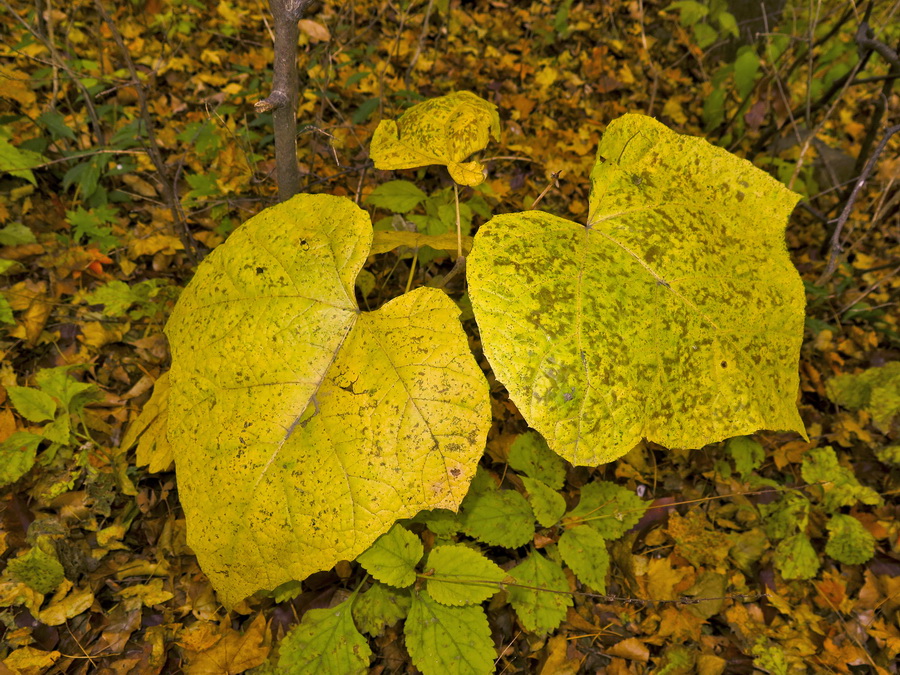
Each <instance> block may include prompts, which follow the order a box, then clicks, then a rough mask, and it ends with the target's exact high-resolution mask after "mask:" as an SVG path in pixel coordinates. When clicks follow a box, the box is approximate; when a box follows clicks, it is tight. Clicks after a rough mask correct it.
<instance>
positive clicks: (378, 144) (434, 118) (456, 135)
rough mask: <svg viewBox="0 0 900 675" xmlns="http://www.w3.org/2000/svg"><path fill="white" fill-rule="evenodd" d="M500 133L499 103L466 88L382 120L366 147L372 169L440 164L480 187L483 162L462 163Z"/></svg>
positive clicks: (459, 178) (455, 177)
mask: <svg viewBox="0 0 900 675" xmlns="http://www.w3.org/2000/svg"><path fill="white" fill-rule="evenodd" d="M491 136H493V137H494V139H498V138H499V137H500V116H499V115H498V114H497V106H495V105H494V104H493V103H489V102H487V101H485V100H484V99H483V98H480V97H478V96H476V95H475V94H473V93H472V92H469V91H456V92H453V93H452V94H448V95H446V96H440V97H438V98H433V99H429V100H427V101H423V102H422V103H417V104H416V105H414V106H413V107H412V108H410V109H409V110H407V111H406V112H405V113H403V114H402V115H401V116H400V118H399V119H398V120H397V121H394V120H383V121H382V122H381V123H380V124H379V125H378V128H377V129H375V135H374V136H373V137H372V146H371V148H370V150H369V153H370V155H371V156H372V160H373V161H374V162H375V168H376V169H415V168H417V167H420V166H428V165H430V164H443V165H445V166H446V167H447V170H448V171H449V172H450V177H451V178H453V180H455V181H456V182H457V183H459V184H460V185H479V184H480V183H482V182H483V181H484V166H482V165H481V164H480V163H479V162H474V161H473V162H463V160H464V159H465V158H466V157H468V156H469V155H471V154H472V153H473V152H478V151H479V150H481V149H482V148H484V146H486V145H487V144H488V141H489V140H490V137H491Z"/></svg>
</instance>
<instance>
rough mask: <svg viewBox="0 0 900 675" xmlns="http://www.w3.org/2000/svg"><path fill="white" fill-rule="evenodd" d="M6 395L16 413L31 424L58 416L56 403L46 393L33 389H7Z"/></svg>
mask: <svg viewBox="0 0 900 675" xmlns="http://www.w3.org/2000/svg"><path fill="white" fill-rule="evenodd" d="M6 393H7V394H9V399H10V400H11V401H12V404H13V405H14V406H15V407H16V411H17V412H18V413H19V414H20V415H21V416H22V417H24V418H25V419H26V420H28V421H29V422H46V421H47V420H52V419H53V417H54V415H56V401H54V400H53V397H52V396H50V394H48V393H47V392H45V391H41V390H40V389H34V388H33V387H12V386H10V387H7V388H6Z"/></svg>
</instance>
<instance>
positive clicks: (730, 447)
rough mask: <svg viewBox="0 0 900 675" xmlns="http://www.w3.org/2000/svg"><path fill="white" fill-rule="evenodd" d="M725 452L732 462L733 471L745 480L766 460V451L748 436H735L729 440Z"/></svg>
mask: <svg viewBox="0 0 900 675" xmlns="http://www.w3.org/2000/svg"><path fill="white" fill-rule="evenodd" d="M725 450H726V452H728V454H730V455H731V459H733V460H734V468H735V470H736V471H737V472H738V473H739V474H741V477H742V478H746V477H747V475H748V474H750V473H752V472H753V471H754V470H755V469H758V468H759V467H760V466H762V463H763V460H765V458H766V451H765V450H764V449H763V446H761V445H760V444H759V442H758V441H756V440H754V439H752V438H750V437H749V436H737V437H736V438H732V439H729V440H728V442H727V443H726V444H725Z"/></svg>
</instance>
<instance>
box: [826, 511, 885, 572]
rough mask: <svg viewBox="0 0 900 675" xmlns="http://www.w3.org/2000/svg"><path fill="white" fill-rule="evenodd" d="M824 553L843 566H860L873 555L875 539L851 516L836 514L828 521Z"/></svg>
mask: <svg viewBox="0 0 900 675" xmlns="http://www.w3.org/2000/svg"><path fill="white" fill-rule="evenodd" d="M825 553H826V555H828V556H830V557H831V558H833V559H834V560H837V561H838V562H840V563H844V564H845V565H862V564H863V563H866V562H868V561H869V560H871V559H872V556H874V555H875V537H873V536H872V533H871V532H869V531H868V530H867V529H866V528H865V527H863V524H862V523H861V522H859V521H858V520H857V519H856V518H854V517H853V516H848V515H846V514H843V513H836V514H835V515H833V516H832V517H831V519H830V520H829V521H828V543H827V544H825Z"/></svg>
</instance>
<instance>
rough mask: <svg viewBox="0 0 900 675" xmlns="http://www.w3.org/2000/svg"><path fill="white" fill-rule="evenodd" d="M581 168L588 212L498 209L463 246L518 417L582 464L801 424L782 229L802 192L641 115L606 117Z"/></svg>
mask: <svg viewBox="0 0 900 675" xmlns="http://www.w3.org/2000/svg"><path fill="white" fill-rule="evenodd" d="M591 183H592V189H591V199H590V208H589V216H588V221H587V225H586V226H585V225H579V224H577V223H574V222H571V221H569V220H565V219H563V218H559V217H556V216H553V215H550V214H547V213H543V212H540V211H526V212H524V213H515V214H506V215H501V216H496V217H494V218H493V219H491V220H490V221H488V222H487V223H486V224H485V225H483V226H482V227H481V228H480V229H479V231H478V234H477V235H476V236H475V243H474V244H473V247H472V253H471V254H470V256H469V257H468V262H467V270H468V272H467V274H468V281H469V294H470V297H471V299H472V307H473V309H474V312H475V318H476V320H477V321H478V326H479V329H480V331H481V339H482V344H483V346H484V353H485V355H486V356H487V358H488V360H489V361H490V363H491V367H492V368H493V370H494V373H495V374H496V375H497V379H498V380H499V381H500V382H502V383H503V384H505V385H506V388H507V390H508V391H509V394H510V398H511V399H512V401H513V402H514V403H515V404H516V405H517V407H518V408H519V410H521V411H522V413H523V415H524V417H525V419H526V421H527V422H528V423H529V425H530V426H532V427H534V428H535V429H536V430H537V431H539V432H540V433H541V434H542V435H543V436H544V438H546V439H547V443H548V444H549V445H550V447H551V448H552V449H553V450H555V451H556V452H558V453H559V454H560V455H562V456H563V458H565V459H567V460H569V461H570V462H572V463H573V464H579V465H596V464H600V463H603V462H609V461H611V460H614V459H616V458H618V457H621V456H623V455H624V454H626V453H627V452H628V451H629V450H631V449H632V448H633V447H634V446H635V445H636V444H637V443H638V442H639V441H640V440H641V439H642V438H646V439H647V440H650V441H653V442H656V443H660V444H662V445H665V446H667V447H678V448H699V447H702V446H703V445H706V444H707V443H711V442H715V441H719V440H722V439H725V438H730V437H732V436H738V435H745V434H751V433H754V432H755V431H757V430H758V429H761V428H772V429H784V430H794V431H797V432H798V433H801V434H805V431H804V427H803V422H802V420H801V419H800V415H799V414H798V412H797V407H796V399H797V391H798V387H799V376H798V369H797V362H798V358H799V352H800V344H801V342H802V339H803V314H804V304H805V297H804V290H803V284H802V282H801V280H800V276H799V275H798V274H797V271H796V269H794V267H793V265H792V264H791V261H790V258H789V256H788V253H787V249H786V247H785V243H784V228H785V223H786V220H787V217H788V215H789V214H790V212H791V210H792V208H793V206H794V204H795V203H796V202H797V199H798V198H799V195H796V194H795V193H793V192H790V191H789V190H787V189H786V188H784V186H782V185H781V184H780V183H778V181H776V180H775V179H774V178H772V177H771V176H769V175H768V174H766V173H765V172H763V171H761V170H759V169H757V168H756V167H754V166H753V165H752V164H750V163H749V162H747V161H745V160H742V159H739V158H737V157H735V156H734V155H731V154H730V153H728V152H726V151H725V150H723V149H721V148H717V147H714V146H712V145H710V144H709V143H707V142H706V141H704V140H703V139H699V138H693V137H690V136H680V135H678V134H676V133H675V132H673V131H671V130H669V129H667V128H666V127H665V126H663V125H662V124H660V123H659V122H656V121H655V120H653V119H651V118H649V117H644V116H642V115H625V116H623V117H620V118H619V119H617V120H615V121H614V122H612V123H611V124H610V125H609V127H608V128H607V130H606V132H605V133H604V135H603V139H602V141H601V143H600V148H599V153H598V159H597V163H596V164H595V165H594V169H593V171H592V172H591Z"/></svg>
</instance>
